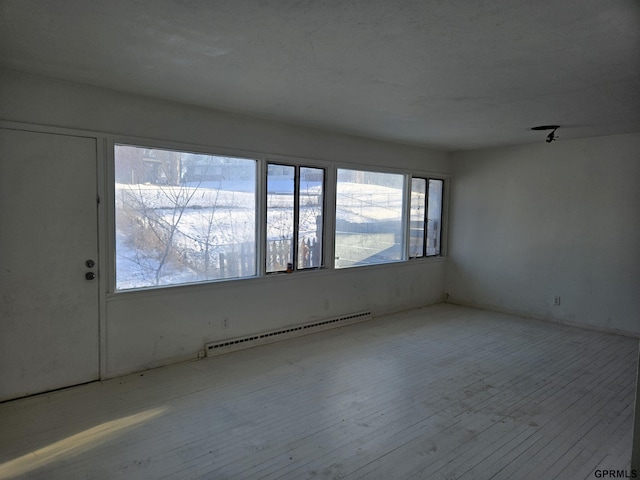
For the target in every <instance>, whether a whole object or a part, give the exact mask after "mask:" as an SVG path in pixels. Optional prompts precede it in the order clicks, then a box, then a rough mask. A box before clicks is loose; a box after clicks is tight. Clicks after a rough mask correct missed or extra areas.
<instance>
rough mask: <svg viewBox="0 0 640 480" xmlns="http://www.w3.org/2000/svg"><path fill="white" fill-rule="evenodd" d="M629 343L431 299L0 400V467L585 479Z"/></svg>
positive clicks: (629, 374)
mask: <svg viewBox="0 0 640 480" xmlns="http://www.w3.org/2000/svg"><path fill="white" fill-rule="evenodd" d="M637 349H638V340H637V339H633V338H628V337H624V336H619V335H613V334H607V333H602V332H595V331H591V330H586V329H580V328H575V327H569V326H565V325H558V324H554V323H547V322H541V321H536V320H529V319H524V318H521V317H517V316H511V315H505V314H499V313H494V312H488V311H484V310H477V309H471V308H465V307H458V306H453V305H436V306H432V307H427V308H423V309H418V310H414V311H411V312H405V313H402V314H397V315H390V316H386V317H379V318H374V319H373V320H370V321H367V322H362V323H359V324H355V325H350V326H346V327H343V328H339V329H334V330H328V331H325V332H320V333H317V334H314V335H308V336H306V337H301V338H296V339H291V340H286V341H283V342H279V343H275V344H270V345H263V346H260V347H256V348H252V349H248V350H243V351H238V352H234V353H230V354H227V355H222V356H218V357H215V358H210V359H205V360H200V361H194V362H189V363H184V364H179V365H172V366H169V367H164V368H159V369H155V370H150V371H147V372H143V373H138V374H134V375H129V376H127V377H122V378H117V379H113V380H109V381H105V382H101V383H94V384H89V385H83V386H79V387H75V388H70V389H66V390H62V391H58V392H53V393H49V394H44V395H39V396H35V397H31V398H25V399H20V400H16V401H12V402H6V403H4V404H0V479H3V478H19V479H22V478H24V479H26V478H29V479H31V478H34V479H47V480H49V479H53V480H56V479H65V480H66V479H76V478H78V479H82V478H91V479H146V478H148V479H183V478H184V479H194V478H203V479H227V478H228V479H234V480H236V479H251V480H253V479H264V480H267V479H278V478H285V479H289V478H291V479H298V478H327V479H338V478H340V479H351V480H354V479H367V478H372V479H378V478H380V479H388V478H403V479H404V478H424V479H465V480H470V479H483V480H485V479H494V480H500V479H513V478H518V479H526V478H531V479H540V478H545V479H574V478H578V479H591V478H596V477H595V474H594V472H595V470H596V469H598V468H607V469H611V468H613V469H616V470H621V469H625V468H627V469H628V468H629V461H630V454H631V453H630V452H631V428H632V422H633V401H634V391H635V390H634V385H635V384H634V381H635V368H636V366H637Z"/></svg>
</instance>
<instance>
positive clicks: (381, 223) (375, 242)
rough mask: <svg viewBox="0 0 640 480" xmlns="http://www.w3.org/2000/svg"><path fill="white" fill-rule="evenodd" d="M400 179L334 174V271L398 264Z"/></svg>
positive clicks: (343, 172)
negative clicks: (335, 178)
mask: <svg viewBox="0 0 640 480" xmlns="http://www.w3.org/2000/svg"><path fill="white" fill-rule="evenodd" d="M403 190H404V175H399V174H391V173H379V172H365V171H358V170H344V169H339V170H338V181H337V185H336V249H335V255H336V260H335V262H336V263H335V265H336V268H343V267H352V266H357V265H370V264H375V263H386V262H394V261H399V260H402V251H403V248H402V246H403V243H404V228H403V225H402V206H403Z"/></svg>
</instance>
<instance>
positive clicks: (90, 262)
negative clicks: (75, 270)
mask: <svg viewBox="0 0 640 480" xmlns="http://www.w3.org/2000/svg"><path fill="white" fill-rule="evenodd" d="M84 264H85V265H86V266H87V268H93V267H95V266H96V262H94V261H93V260H91V259H89V260H87V261H86V262H84Z"/></svg>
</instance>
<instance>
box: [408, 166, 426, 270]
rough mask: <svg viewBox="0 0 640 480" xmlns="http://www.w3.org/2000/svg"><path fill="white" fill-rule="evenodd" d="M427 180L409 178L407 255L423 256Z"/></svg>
mask: <svg viewBox="0 0 640 480" xmlns="http://www.w3.org/2000/svg"><path fill="white" fill-rule="evenodd" d="M426 191H427V181H426V180H425V179H424V178H413V179H411V215H410V219H409V221H410V225H411V227H410V237H409V257H412V258H413V257H423V256H424V227H425V207H426V200H427V199H426Z"/></svg>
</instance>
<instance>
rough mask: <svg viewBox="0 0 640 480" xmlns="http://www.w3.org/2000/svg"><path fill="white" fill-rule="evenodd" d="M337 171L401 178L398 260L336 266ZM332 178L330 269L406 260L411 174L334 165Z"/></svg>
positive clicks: (368, 167)
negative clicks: (331, 260)
mask: <svg viewBox="0 0 640 480" xmlns="http://www.w3.org/2000/svg"><path fill="white" fill-rule="evenodd" d="M339 170H349V171H354V172H364V173H373V174H382V175H397V176H401V177H402V195H401V198H402V204H401V207H400V208H401V212H400V224H401V226H400V233H401V235H402V237H403V238H402V240H401V241H400V242H399V244H398V245H399V248H400V258H399V259H398V260H388V261H384V262H376V263H367V264H361V265H348V266H338V265H337V260H338V258H337V256H336V240H337V238H336V236H337V217H338V213H337V211H338V175H339ZM334 173H335V174H334V178H333V189H334V190H333V205H332V213H333V223H332V227H333V231H332V232H331V233H332V235H331V237H332V243H333V248H332V258H333V262H332V267H333V269H334V270H349V269H352V268H359V267H374V266H379V265H397V264H401V263H403V262H406V261H407V260H408V258H407V253H408V235H409V230H408V229H409V208H408V206H409V194H410V191H411V188H410V186H411V184H410V182H411V173H410V172H409V171H407V170H395V169H389V168H382V167H373V166H370V165H345V164H340V165H336V166H335V168H334Z"/></svg>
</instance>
